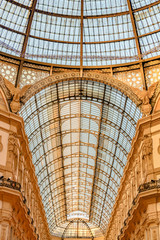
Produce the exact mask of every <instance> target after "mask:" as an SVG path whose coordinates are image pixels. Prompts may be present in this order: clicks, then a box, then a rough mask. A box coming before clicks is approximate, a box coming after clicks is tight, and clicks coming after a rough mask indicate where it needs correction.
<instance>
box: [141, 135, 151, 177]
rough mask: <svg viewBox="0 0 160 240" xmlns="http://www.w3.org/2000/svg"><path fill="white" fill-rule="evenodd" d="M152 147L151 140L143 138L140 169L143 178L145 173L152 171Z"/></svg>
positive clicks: (146, 137)
mask: <svg viewBox="0 0 160 240" xmlns="http://www.w3.org/2000/svg"><path fill="white" fill-rule="evenodd" d="M152 150H153V145H152V138H151V137H149V136H145V137H144V140H143V144H142V168H143V176H145V174H146V172H147V171H149V170H151V169H152V167H153V166H152V158H151V154H152Z"/></svg>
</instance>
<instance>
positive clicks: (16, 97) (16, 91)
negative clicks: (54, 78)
mask: <svg viewBox="0 0 160 240" xmlns="http://www.w3.org/2000/svg"><path fill="white" fill-rule="evenodd" d="M4 81H5V85H6V87H7V88H8V90H9V91H10V93H11V95H12V97H13V99H12V102H11V103H10V107H11V110H12V112H13V113H17V112H18V111H19V110H20V108H21V104H20V99H21V98H22V97H23V96H24V95H25V92H26V91H27V90H28V88H30V86H31V85H26V86H24V87H23V88H22V89H20V87H19V85H18V86H17V88H15V86H14V85H13V84H12V83H11V82H9V81H8V80H7V79H4Z"/></svg>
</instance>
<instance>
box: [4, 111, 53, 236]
mask: <svg viewBox="0 0 160 240" xmlns="http://www.w3.org/2000/svg"><path fill="white" fill-rule="evenodd" d="M10 239H14V240H37V239H39V240H50V233H49V229H48V224H47V220H46V217H45V211H44V207H43V204H42V199H41V195H40V190H39V187H38V183H37V178H36V176H35V169H34V165H33V163H32V156H31V153H30V151H29V146H28V139H27V137H26V135H25V131H24V124H23V120H22V118H21V117H19V116H18V115H15V114H12V113H10V112H9V111H6V110H5V109H1V108H0V240H10Z"/></svg>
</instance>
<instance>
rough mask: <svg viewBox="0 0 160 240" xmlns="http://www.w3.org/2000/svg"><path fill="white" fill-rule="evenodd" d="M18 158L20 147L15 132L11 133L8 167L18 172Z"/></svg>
mask: <svg viewBox="0 0 160 240" xmlns="http://www.w3.org/2000/svg"><path fill="white" fill-rule="evenodd" d="M18 157H19V145H18V139H17V135H16V133H14V132H10V133H9V138H8V167H10V168H11V170H12V169H14V171H16V170H17V165H18Z"/></svg>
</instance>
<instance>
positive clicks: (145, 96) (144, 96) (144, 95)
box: [131, 82, 157, 116]
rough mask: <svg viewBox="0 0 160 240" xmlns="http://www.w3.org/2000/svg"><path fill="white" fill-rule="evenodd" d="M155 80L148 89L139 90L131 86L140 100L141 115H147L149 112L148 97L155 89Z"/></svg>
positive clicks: (149, 97) (150, 107)
mask: <svg viewBox="0 0 160 240" xmlns="http://www.w3.org/2000/svg"><path fill="white" fill-rule="evenodd" d="M156 86H157V82H155V83H153V84H152V85H151V86H150V87H149V89H148V90H146V89H143V91H141V90H139V89H138V88H134V87H131V88H132V89H133V91H134V92H135V94H137V96H138V97H139V98H140V99H141V101H142V108H141V110H142V113H143V116H148V115H149V114H150V113H151V110H152V106H151V104H150V99H151V98H152V96H153V94H154V91H155V89H156Z"/></svg>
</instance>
